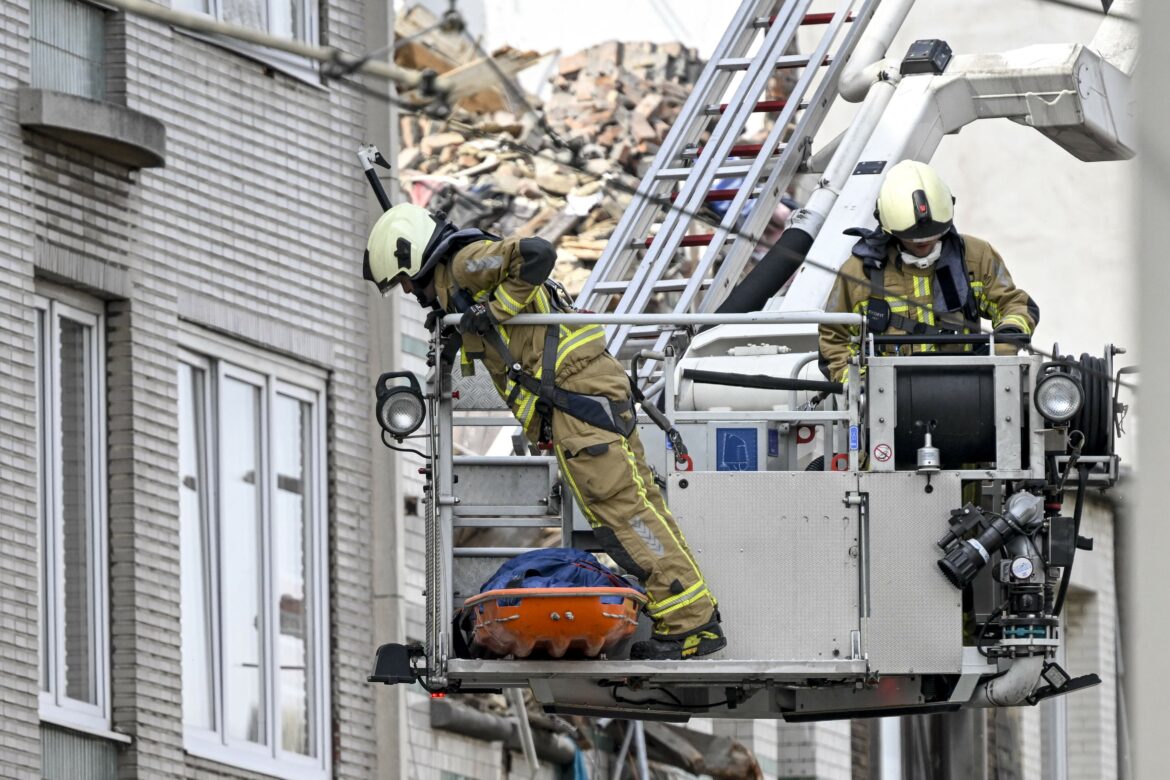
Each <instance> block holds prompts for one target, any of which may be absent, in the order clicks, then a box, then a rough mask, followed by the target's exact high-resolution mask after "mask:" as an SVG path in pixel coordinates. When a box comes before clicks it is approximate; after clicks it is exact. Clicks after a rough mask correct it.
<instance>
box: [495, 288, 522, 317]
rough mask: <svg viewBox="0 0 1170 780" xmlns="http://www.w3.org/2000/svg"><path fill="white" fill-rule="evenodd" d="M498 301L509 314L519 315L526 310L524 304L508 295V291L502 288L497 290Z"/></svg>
mask: <svg viewBox="0 0 1170 780" xmlns="http://www.w3.org/2000/svg"><path fill="white" fill-rule="evenodd" d="M496 301H497V302H498V303H499V304H500V306H501V307H503V309H504V311H506V312H508V314H517V313H519V311H520V310H521V309H523V308H524V304H523V303H520V301H518V300H516V299H515V298H513V297H512V296H511V295H508V291H507V290H505V289H504V288H503V287H502V286H500V287H497V288H496Z"/></svg>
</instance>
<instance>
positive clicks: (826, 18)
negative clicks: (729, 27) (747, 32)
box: [752, 13, 853, 27]
mask: <svg viewBox="0 0 1170 780" xmlns="http://www.w3.org/2000/svg"><path fill="white" fill-rule="evenodd" d="M833 16H834V15H833V14H832V13H821V14H805V15H804V18H803V19H801V20H800V23H801V24H802V25H813V24H828V23H829V22H831V21H833ZM845 21H847V22H852V21H853V14H849V15H848V16H846V17H845ZM775 23H776V17H775V16H769V17H766V18H765V17H763V16H761V17H759V18H758V19H756V20H755V21H754V22H752V27H771V26H772V25H773V24H775Z"/></svg>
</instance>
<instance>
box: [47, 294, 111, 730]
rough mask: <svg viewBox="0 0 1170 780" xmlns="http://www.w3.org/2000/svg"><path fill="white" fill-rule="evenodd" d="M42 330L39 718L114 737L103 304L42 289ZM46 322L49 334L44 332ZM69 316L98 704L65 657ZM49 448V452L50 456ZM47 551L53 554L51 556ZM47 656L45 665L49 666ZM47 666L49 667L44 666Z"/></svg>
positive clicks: (78, 296)
mask: <svg viewBox="0 0 1170 780" xmlns="http://www.w3.org/2000/svg"><path fill="white" fill-rule="evenodd" d="M33 306H34V309H35V311H36V317H37V319H38V325H37V335H36V339H37V357H38V361H37V397H38V411H39V413H38V415H37V473H38V474H39V475H40V476H39V482H40V495H39V501H38V503H39V511H38V526H39V532H38V539H39V544H38V550H37V555H38V564H37V571H38V573H39V575H40V576H39V583H38V586H39V587H38V594H44V593H45V591H46V587H45V584H46V583H47V582H51V583H53V584H52V587H51V588H49V590H51V591H52V592H51V593H50V594H49V598H48V599H43V598H40V597H39V596H38V599H37V604H38V613H39V614H38V616H39V621H38V623H39V625H40V628H41V632H40V638H41V639H42V640H43V639H44V638H45V634H46V633H47V634H48V642H47V645H48V646H47V647H41V648H40V652H39V653H38V658H39V668H40V674H39V675H38V678H39V679H38V681H37V689H38V691H39V702H38V704H39V707H38V709H39V715H40V719H41V720H42V721H46V722H50V723H54V724H56V725H60V726H65V727H72V728H76V729H78V730H81V731H86V732H89V733H95V734H103V735H104V734H107V733H109V732H110V698H111V696H110V651H109V648H110V607H109V553H108V547H107V545H108V541H107V540H108V522H107V512H108V502H109V491H108V481H107V477H106V427H107V417H106V382H105V377H106V357H105V356H106V350H105V336H106V334H105V317H104V312H103V309H102V306H101V304H100V303H99V302H97V301H95V300H92V299H89V298H85V297H83V296H80V295H77V294H76V293H73V292H71V291H67V290H65V289H64V288H60V289H58V288H56V287H55V286H52V285H38V294H37V295H34V297H33ZM42 317H43V318H44V323H45V329H44V331H43V334H44V338H43V339H42V331H41V328H40V318H42ZM62 317H66V318H68V319H71V320H74V321H75V322H80V323H81V324H83V325H85V326H86V327H88V328H90V333H89V347H88V355H87V357H88V360H89V361H90V367H91V369H90V372H89V377H88V383H89V387H88V388H87V393H86V396H87V400H88V401H89V403H88V410H89V426H90V430H89V447H88V450H87V453H86V457H87V461H88V464H87V471H88V474H89V482H90V483H91V484H90V490H89V495H88V501H89V517H90V522H91V524H92V525H91V528H90V539H89V546H88V550H87V554H88V556H89V579H90V582H89V586H90V588H91V592H92V594H93V612H92V614H91V615H90V616H89V618H90V630H91V631H92V636H93V654H94V661H95V664H94V665H95V677H96V679H95V681H94V692H95V698H96V699H97V701H96V703H90V702H85V701H80V700H77V699H73V698H70V697H69V696H68V695H67V694H66V691H67V682H66V673H65V663H64V660H63V657H62V656H63V653H64V652H65V650H64V647H65V610H64V598H65V549H64V532H63V525H64V517H63V514H62V513H63V503H64V501H63V498H62V491H63V485H62V472H63V470H64V465H63V462H62V452H61V448H60V445H59V440H58V438H57V425H58V421H59V418H60V414H61V412H60V410H61V385H60V381H59V377H58V373H59V365H60V358H59V355H58V349H59V343H60V342H59V334H60V319H61V318H62ZM50 450H51V451H50ZM46 549H51V550H52V554H51V555H46ZM46 659H47V663H46ZM46 665H47V666H48V669H46V668H45V666H46ZM46 674H47V675H48V687H49V690H48V691H44V690H40V689H41V680H42V679H44V677H45V675H46Z"/></svg>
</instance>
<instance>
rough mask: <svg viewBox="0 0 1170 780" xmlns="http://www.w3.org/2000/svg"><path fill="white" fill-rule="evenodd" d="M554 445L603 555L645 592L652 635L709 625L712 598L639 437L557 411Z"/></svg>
mask: <svg viewBox="0 0 1170 780" xmlns="http://www.w3.org/2000/svg"><path fill="white" fill-rule="evenodd" d="M558 434H559V435H558ZM553 441H554V442H555V449H556V455H557V460H558V462H559V463H560V467H561V473H562V474H563V475H564V478H565V482H566V483H567V484H568V486H569V489H570V490H571V491H572V493H573V495H574V497H576V499H577V504H578V506H579V507H580V508H581V511H582V512H583V513H584V514H585V517H586V519H588V521H589V524H590V525H591V526H592V527H593V530H594V533H595V535H596V536H597V539H598V541H599V542H600V543H601V546H602V549H604V550H605V552H606V553H608V554H609V556H610V557H611V558H613V559H614V561H615V562H616V563H617V564H618V565H619V566H621V567H622V568H624V569H625V570H626V571H628V572H629V573H630V574H633V575H634V576H636V577H637V578H638V579H639V580H640V581H641V582H642V584H643V585H644V586H645V588H646V591H647V593H648V594H649V596H650V603H649V604H648V605H647V607H646V610H647V612H648V613H649V615H650V617H651V619H652V620H653V621H654V634H655V635H656V636H660V637H671V636H676V635H680V634H686V633H689V632H691V631H693V630H695V629H696V628H699V627H700V626H703V625H706V624H707V623H710V622H711V620H712V619H713V618H712V615H713V613H714V611H715V607H716V601H715V597H714V596H713V595H712V594H711V592H710V590H708V588H707V583H706V581H705V580H704V579H703V575H702V572H701V571H700V570H699V564H698V563H697V562H696V560H695V556H694V554H693V553H692V552H691V549H690V547H689V546H688V545H687V542H686V539H685V538H683V534H682V531H681V530H680V529H679V527H678V524H677V523H675V520H674V516H673V515H671V513H670V510H669V509H668V508H667V507H666V502H665V501H664V500H663V497H662V492H661V491H660V490H659V489H658V485H657V484H656V483H655V481H654V475H653V474H652V473H651V471H650V468H649V467H648V466H647V465H646V454H645V451H644V450H643V449H642V442H641V440H640V439H639V438H638V432H637V431H636V430H635V431H634V432H633V433H631V434H630V436H629V438H622V437H621V436H620V435H617V434H612V433H609V432H607V431H602V430H600V429H598V428H594V427H592V426H590V425H588V424H586V423H584V422H582V421H580V420H577V419H576V418H573V417H570V416H569V415H567V414H565V413H564V412H562V411H560V410H555V411H554V412H553Z"/></svg>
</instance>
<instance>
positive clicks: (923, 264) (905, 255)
mask: <svg viewBox="0 0 1170 780" xmlns="http://www.w3.org/2000/svg"><path fill="white" fill-rule="evenodd" d="M940 257H942V241H939V242H938V243H937V244H935V245H934V249H932V250H930V254H928V255H926V257H918V256H917V255H912V254H910V253H909V252H907V251H906V250H902V262H903V263H906V264H908V265H912V266H914V267H915V268H930V267H931V266H932V265H934V261H935V260H938V259H939V258H940Z"/></svg>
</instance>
